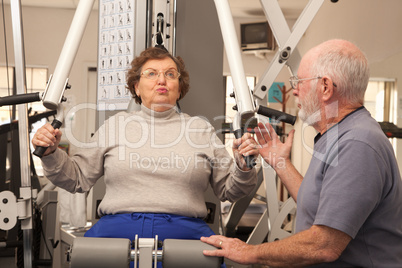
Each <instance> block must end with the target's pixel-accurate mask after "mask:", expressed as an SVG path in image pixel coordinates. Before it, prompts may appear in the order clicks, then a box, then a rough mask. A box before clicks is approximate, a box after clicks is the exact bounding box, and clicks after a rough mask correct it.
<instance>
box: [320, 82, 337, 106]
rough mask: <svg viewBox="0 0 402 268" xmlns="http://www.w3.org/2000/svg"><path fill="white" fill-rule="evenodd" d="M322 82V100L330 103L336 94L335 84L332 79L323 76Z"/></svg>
mask: <svg viewBox="0 0 402 268" xmlns="http://www.w3.org/2000/svg"><path fill="white" fill-rule="evenodd" d="M321 81H322V87H321V93H322V99H323V101H329V100H330V99H331V98H332V96H333V95H334V94H335V92H334V83H333V82H332V79H331V78H329V77H328V76H323V77H322V78H321Z"/></svg>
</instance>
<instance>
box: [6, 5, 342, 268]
mask: <svg viewBox="0 0 402 268" xmlns="http://www.w3.org/2000/svg"><path fill="white" fill-rule="evenodd" d="M214 1H215V5H216V9H217V13H218V17H219V22H220V27H221V30H222V35H223V40H224V45H225V49H226V53H227V55H228V60H229V67H230V72H231V74H232V77H233V79H234V81H233V82H234V87H235V97H236V103H237V107H238V113H237V116H236V117H235V119H234V123H233V130H234V132H235V133H236V134H235V135H236V136H239V135H241V134H242V133H243V132H244V131H245V127H244V124H243V122H244V121H248V120H250V119H251V118H253V117H255V116H256V114H260V115H264V116H267V117H270V118H274V119H276V120H279V121H282V122H286V123H290V124H292V125H293V124H294V123H295V120H296V118H295V117H294V116H291V115H288V114H286V113H282V112H278V111H275V110H273V109H270V108H268V107H265V106H263V104H264V102H265V103H266V94H267V93H268V91H267V89H268V88H269V87H270V85H271V84H272V83H273V82H274V80H275V78H276V76H277V75H278V74H279V72H280V70H281V69H282V68H283V66H284V65H286V66H287V67H288V69H289V71H290V73H291V75H293V74H294V73H296V72H297V68H298V63H299V61H300V55H299V53H298V51H297V49H296V46H297V43H298V42H299V40H300V39H301V37H302V35H303V33H304V32H305V31H306V29H307V28H308V26H309V24H310V23H311V21H312V19H313V18H314V16H315V14H316V13H317V12H318V10H319V8H320V7H321V5H322V4H323V2H324V0H310V1H309V3H308V5H307V6H306V7H305V9H304V11H303V12H302V14H301V15H300V17H299V19H298V20H297V22H296V24H295V26H294V28H293V30H292V31H291V30H290V29H289V27H288V25H287V23H286V21H285V17H284V15H283V13H282V11H281V9H280V7H279V4H278V2H277V0H260V1H261V4H262V6H263V9H264V12H265V15H266V17H267V20H268V22H269V24H270V26H271V28H272V30H273V32H274V36H275V39H276V41H277V44H278V46H279V49H278V51H277V52H276V54H275V56H274V58H273V60H272V62H271V64H270V66H269V67H268V69H267V70H266V71H265V73H264V75H263V76H262V78H261V79H260V81H259V83H258V84H257V86H256V87H255V88H254V90H253V93H251V91H250V90H249V89H248V86H247V83H246V80H245V75H244V70H242V68H243V64H242V62H241V52H240V48H239V47H238V42H237V38H236V33H235V30H234V24H233V20H232V17H231V14H230V8H229V4H228V2H227V0H214ZM93 2H94V0H88V1H80V2H79V5H78V7H77V10H76V13H75V15H74V19H73V23H72V25H71V27H70V30H69V33H68V36H67V38H66V42H65V45H64V47H63V50H62V53H61V55H60V58H59V61H58V64H57V66H56V69H55V74H54V75H53V76H51V77H50V79H49V82H48V87H47V90H46V92H45V94H44V95H43V96H40V95H39V94H33V95H29V96H27V97H29V100H26V99H24V100H19V101H18V104H19V105H18V111H19V114H20V118H19V128H20V132H19V137H20V152H21V182H22V183H21V193H20V196H21V197H20V198H19V199H18V200H17V199H16V198H15V196H14V195H13V194H12V195H10V194H9V193H8V192H2V193H0V197H1V199H2V200H7V202H6V203H4V202H3V204H2V205H3V206H2V207H1V208H2V209H1V212H2V214H1V215H0V216H1V223H2V224H1V225H0V228H1V229H4V230H8V228H10V226H14V225H15V223H16V221H17V219H19V220H21V223H22V229H23V231H24V241H23V243H24V260H25V262H24V267H31V265H32V252H31V249H32V217H31V216H32V200H33V199H35V198H36V196H37V193H36V192H35V191H32V190H31V185H30V176H29V172H30V171H29V170H30V163H29V157H30V156H29V154H28V152H29V149H28V148H29V147H28V146H29V145H28V139H27V137H28V133H27V130H28V127H27V118H26V116H24V115H26V111H27V108H26V102H30V101H40V100H42V101H43V104H44V105H45V106H46V107H47V108H49V109H51V110H55V109H58V110H59V111H61V110H62V108H61V105H60V103H61V102H62V101H63V93H64V90H65V89H67V88H68V87H69V85H68V78H67V76H68V74H69V72H70V69H71V65H72V63H73V61H74V58H75V53H76V51H77V49H78V46H79V43H80V41H81V37H82V34H83V31H84V29H85V26H86V23H87V20H88V17H89V13H90V11H91V9H92V6H93ZM151 2H154V3H155V4H154V7H155V9H154V16H153V17H152V22H153V23H152V22H150V21H149V20H148V19H147V18H145V17H141V18H136V19H137V20H142V22H145V25H147V27H148V28H152V27H153V28H152V35H151V36H138V39H141V41H144V40H145V43H144V42H142V43H138V42H139V41H138V39H136V40H135V41H134V42H135V46H138V47H137V48H138V50H143V49H144V48H145V46H149V45H150V44H152V42H154V44H152V45H162V46H164V47H168V46H169V44H171V46H172V49H173V51H174V42H173V43H167V42H166V40H168V39H169V37H170V36H169V34H168V33H167V32H168V31H167V27H170V26H171V24H170V23H169V20H170V17H169V16H170V13H169V8H167V5H168V4H169V3H170V2H171V1H166V0H165V1H157V0H155V1H151V0H148V1H147V3H151ZM333 2H334V1H333ZM137 4H138V5H141V4H140V3H137ZM10 5H11V10H12V19H13V34H14V51H15V55H16V56H15V57H16V60H15V63H16V76H17V77H16V81H17V90H18V91H17V93H18V94H19V95H21V96H22V95H24V94H25V92H23V90H24V88H25V66H24V49H23V40H22V29H21V11H20V2H19V1H11V4H10ZM155 11H157V12H155ZM148 12H149V11H148ZM172 34H173V35H174V34H175V32H174V30H173V32H172ZM150 40H151V41H150ZM169 50H170V49H169ZM173 54H174V53H173ZM56 79H57V80H56ZM3 101H5V102H4V103H3V105H10V104H8V102H7V101H6V100H3ZM13 101H15V100H13ZM15 104H17V103H15ZM58 114H59V118H57V121H59V123H57V122H55V121H56V120H55V121H54V123H55V124H59V125H58V126H60V124H61V122H62V118H61V117H62V115H61V113H58ZM56 126H57V125H56ZM38 155H39V156H40V153H38ZM248 163H249V165H254V163H253V161H252V160H251V159H249V161H248ZM263 168H264V172H263V176H264V180H265V183H266V189H267V190H266V191H267V192H266V196H267V210H266V211H265V213H264V214H263V216H262V217H261V219H260V221H259V223H258V224H257V226H256V227H255V228H254V231H253V233H252V234H251V235H250V237H249V239H248V241H247V242H248V243H250V244H258V243H261V242H263V239H264V238H265V237H266V236H267V235H268V241H274V240H276V239H282V238H284V237H286V236H288V235H289V233H288V232H286V231H284V230H282V229H281V225H282V223H283V220H284V218H285V217H286V216H287V215H288V214H289V213H293V211H294V207H295V203H294V201H293V200H292V199H291V198H289V199H288V200H287V201H286V202H284V203H283V204H280V203H279V202H278V199H277V194H276V181H275V177H276V176H275V174H274V172H273V170H272V169H271V168H269V167H267V166H266V165H265V166H264V165H263ZM261 183H262V182H261ZM247 199H248V202H249V201H250V198H247ZM8 201H9V202H8ZM240 203H241V202H238V203H236V204H234V205H233V206H232V208H231V212H230V214H231V215H237V216H236V217H234V221H233V219H232V220H231V218H229V219H228V221H227V222H226V225H228V226H229V225H230V226H236V221H238V220H239V217H238V215H242V214H243V213H244V211H245V209H246V207H247V206H248V204H246V205H244V204H243V205H242V204H240ZM16 208H18V209H16ZM6 219H7V220H6ZM102 240H103V239H102ZM106 240H107V241H100V240H96V241H94V240H92V239H88V238H79V237H76V238H75V239H74V241H73V244H72V246H71V250H70V252H69V256H70V259H71V264H73V263H74V264H75V265H77V266H76V267H80V266H79V265H81V264H80V263H81V260H82V261H83V259H85V258H86V257H89V256H90V255H89V254H84V255H80V254H79V252H82V251H83V250H82V248H87V249H94V248H95V247H96V244H102V243H107V244H108V245H110V243H116V245H118V246H116V248H119V249H120V250H119V251H121V253H119V254H118V253H117V252H115V253H114V254H116V256H122V257H121V258H122V260H121V263H122V267H125V266H123V262H124V265H126V261H129V260H133V261H135V262H136V261H137V260H140V259H141V258H146V259H147V261H146V262H147V263H145V260H144V262H140V263H139V264H140V265H142V266H144V267H149V265H150V263H152V261H149V255H152V256H153V257H152V258H153V259H154V265H156V262H157V261H162V262H163V263H164V266H166V265H167V266H166V267H181V266H178V265H179V264H178V263H174V262H173V263H174V266H168V265H170V264H169V261H168V260H169V252H172V251H174V249H173V248H178V249H181V250H183V251H182V252H184V250H185V249H188V248H193V246H194V249H195V248H197V247H198V248H197V249H195V250H196V251H198V252H200V251H202V250H201V249H200V247H199V246H200V244H198V245H196V244H197V243H198V242H199V241H185V242H183V241H173V240H172V241H171V240H165V242H164V244H163V250H159V249H158V248H160V247H159V246H158V241H157V238H155V239H152V241H150V240H142V239H136V240H135V241H134V242H133V243H134V250H132V249H131V242H130V241H128V240H124V239H123V241H120V240H119V241H117V240H116V241H114V239H106ZM193 242H194V243H195V244H191V243H193ZM199 243H201V242H199ZM190 244H191V246H189V245H190ZM150 245H151V246H150ZM182 245H185V246H182ZM205 246H207V245H206V244H204V243H202V248H204V247H205ZM104 248H108V249H110V246H107V247H104ZM145 248H146V249H147V251H144V250H145ZM150 248H151V249H150ZM93 251H95V250H93ZM141 252H148V253H142V254H141V256H148V257H141V258H139V255H140V253H141ZM150 252H152V253H150ZM176 253H177V251H176V252H175V253H171V254H172V256H175V257H174V259H175V260H177V257H176V256H177V255H175V254H176ZM177 254H178V253H177ZM101 255H102V256H106V253H104V254H101ZM182 255H186V254H182ZM182 255H180V256H182ZM96 256H98V255H96ZM108 256H109V257H110V256H111V255H108ZM202 257H204V256H203V255H202ZM81 258H82V259H81ZM180 258H181V257H180ZM207 259H208V258H207ZM98 260H99V259H98ZM155 260H156V261H155ZM192 260H194V259H193V258H192ZM211 260H213V262H214V263H215V264H217V263H219V262H216V260H214V258H210V259H208V261H211ZM93 261H94V262H95V260H94V259H93ZM183 261H184V260H183ZM201 262H202V261H200V263H201ZM119 263H120V262H119ZM215 264H211V266H200V267H215ZM113 266H114V265H113ZM72 267H74V266H72ZM98 267H101V266H98ZM114 267H116V266H114ZM182 267H189V264H187V266H182ZM191 267H196V266H194V265H191Z"/></svg>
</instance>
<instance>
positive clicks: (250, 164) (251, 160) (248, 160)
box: [233, 129, 257, 168]
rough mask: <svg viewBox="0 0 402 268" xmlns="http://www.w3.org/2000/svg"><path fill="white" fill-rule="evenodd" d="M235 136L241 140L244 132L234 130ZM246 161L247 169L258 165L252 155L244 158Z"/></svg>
mask: <svg viewBox="0 0 402 268" xmlns="http://www.w3.org/2000/svg"><path fill="white" fill-rule="evenodd" d="M233 132H234V135H235V137H236V139H240V138H241V136H242V131H241V129H235V130H233ZM243 158H244V161H246V164H247V167H248V168H253V167H254V166H255V165H256V164H257V163H256V159H255V157H254V156H252V155H248V156H243Z"/></svg>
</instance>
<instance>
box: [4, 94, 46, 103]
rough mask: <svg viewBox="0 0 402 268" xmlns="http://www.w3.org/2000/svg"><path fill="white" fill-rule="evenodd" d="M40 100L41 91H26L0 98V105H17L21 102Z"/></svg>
mask: <svg viewBox="0 0 402 268" xmlns="http://www.w3.org/2000/svg"><path fill="white" fill-rule="evenodd" d="M40 100H41V93H39V92H36V93H27V94H19V95H12V96H7V97H2V98H0V106H4V105H17V104H22V103H30V102H35V101H40Z"/></svg>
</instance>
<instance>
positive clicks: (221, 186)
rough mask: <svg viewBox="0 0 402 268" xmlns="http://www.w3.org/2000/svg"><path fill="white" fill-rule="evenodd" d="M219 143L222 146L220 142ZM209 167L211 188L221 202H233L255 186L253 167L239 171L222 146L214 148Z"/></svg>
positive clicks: (255, 173)
mask: <svg viewBox="0 0 402 268" xmlns="http://www.w3.org/2000/svg"><path fill="white" fill-rule="evenodd" d="M219 143H220V144H222V142H221V141H219ZM211 166H212V175H211V186H212V188H213V190H214V193H215V195H216V196H217V197H218V198H219V199H220V200H221V201H226V200H228V201H230V202H235V201H237V200H239V199H240V198H242V197H244V196H246V195H248V194H249V193H250V192H251V191H252V190H253V189H254V188H255V187H256V185H257V172H256V170H255V167H253V168H252V169H251V170H249V171H243V170H241V169H240V168H239V167H238V166H237V164H236V162H235V161H234V159H233V158H232V157H231V156H230V155H229V153H228V152H227V151H226V149H225V148H224V147H223V145H222V146H218V148H214V163H213V164H211Z"/></svg>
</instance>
